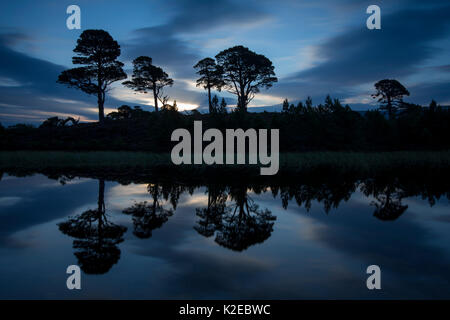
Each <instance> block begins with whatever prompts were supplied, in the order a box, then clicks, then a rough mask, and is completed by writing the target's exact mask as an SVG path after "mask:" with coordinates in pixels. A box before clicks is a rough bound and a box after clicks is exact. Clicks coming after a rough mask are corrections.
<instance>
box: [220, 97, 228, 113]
mask: <svg viewBox="0 0 450 320" xmlns="http://www.w3.org/2000/svg"><path fill="white" fill-rule="evenodd" d="M218 113H220V114H227V102H226V101H225V99H224V98H222V101H220V106H219V110H218Z"/></svg>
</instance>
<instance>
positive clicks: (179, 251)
mask: <svg viewBox="0 0 450 320" xmlns="http://www.w3.org/2000/svg"><path fill="white" fill-rule="evenodd" d="M390 181H391V182H379V181H375V180H371V179H368V180H364V181H348V182H340V183H339V184H329V185H327V184H323V183H322V184H315V185H311V184H307V183H305V184H303V183H300V182H299V183H298V184H294V185H292V184H291V185H284V186H283V185H281V186H280V185H278V186H270V185H246V184H245V183H236V184H232V185H227V184H217V185H213V184H209V185H208V184H205V185H196V186H193V185H192V186H191V185H189V184H186V183H179V184H177V183H174V182H170V183H164V182H160V181H158V182H157V181H148V182H146V183H142V184H141V183H130V184H120V183H118V182H115V181H114V179H111V180H108V179H104V178H100V179H93V178H78V177H70V178H66V179H60V178H58V179H50V178H48V177H46V176H44V175H41V174H34V175H32V176H25V177H15V176H10V175H6V174H5V175H3V177H2V180H1V181H0V217H1V219H2V223H1V226H0V257H1V264H0V298H2V299H5V298H6V299H10V298H19V299H20V298H62V299H77V298H127V299H174V298H175V299H177V298H182V299H190V298H192V299H216V298H217V299H222V298H227V299H228V298H233V299H235V298H236V299H240V298H271V299H284V298H289V299H303V298H307V299H317V298H326V299H336V298H351V299H352V298H367V299H377V298H404V299H407V298H450V290H449V289H450V272H449V271H450V232H449V227H450V214H449V200H448V192H447V191H446V190H442V189H440V188H434V190H433V188H430V187H429V186H423V185H420V184H418V185H413V186H411V185H405V184H403V185H402V184H401V183H400V182H398V183H395V182H392V181H395V180H390ZM72 264H76V265H79V266H80V267H81V269H82V290H79V291H77V290H73V291H70V290H68V289H67V288H66V279H67V274H66V273H65V271H66V268H67V266H69V265H72ZM372 264H376V265H379V266H380V268H381V271H382V290H378V291H377V290H372V291H371V290H368V289H367V287H366V279H367V277H368V275H367V274H366V268H367V266H369V265H372Z"/></svg>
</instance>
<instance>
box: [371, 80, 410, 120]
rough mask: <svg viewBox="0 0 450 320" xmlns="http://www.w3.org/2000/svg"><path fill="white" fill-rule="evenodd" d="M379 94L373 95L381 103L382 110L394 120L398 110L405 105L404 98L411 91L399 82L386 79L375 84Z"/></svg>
mask: <svg viewBox="0 0 450 320" xmlns="http://www.w3.org/2000/svg"><path fill="white" fill-rule="evenodd" d="M375 89H376V90H377V92H376V93H375V94H373V95H372V97H373V98H374V99H376V98H378V102H381V103H382V105H381V107H380V109H381V110H386V111H387V112H388V114H389V118H392V117H393V116H394V114H395V112H396V110H397V109H398V108H399V107H401V104H402V103H403V96H409V91H408V90H406V88H405V87H404V86H403V85H402V84H401V83H400V82H398V81H397V80H391V79H384V80H380V81H378V82H377V83H375Z"/></svg>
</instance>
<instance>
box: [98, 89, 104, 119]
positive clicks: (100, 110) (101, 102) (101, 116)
mask: <svg viewBox="0 0 450 320" xmlns="http://www.w3.org/2000/svg"><path fill="white" fill-rule="evenodd" d="M97 102H98V121H99V122H100V124H103V123H104V122H105V108H104V104H105V100H104V98H103V94H102V93H101V92H99V93H98V94H97Z"/></svg>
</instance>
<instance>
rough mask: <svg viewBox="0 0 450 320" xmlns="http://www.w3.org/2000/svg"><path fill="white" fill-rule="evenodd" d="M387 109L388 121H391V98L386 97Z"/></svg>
mask: <svg viewBox="0 0 450 320" xmlns="http://www.w3.org/2000/svg"><path fill="white" fill-rule="evenodd" d="M387 108H388V115H389V120H390V119H392V101H391V97H389V96H388V97H387Z"/></svg>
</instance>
